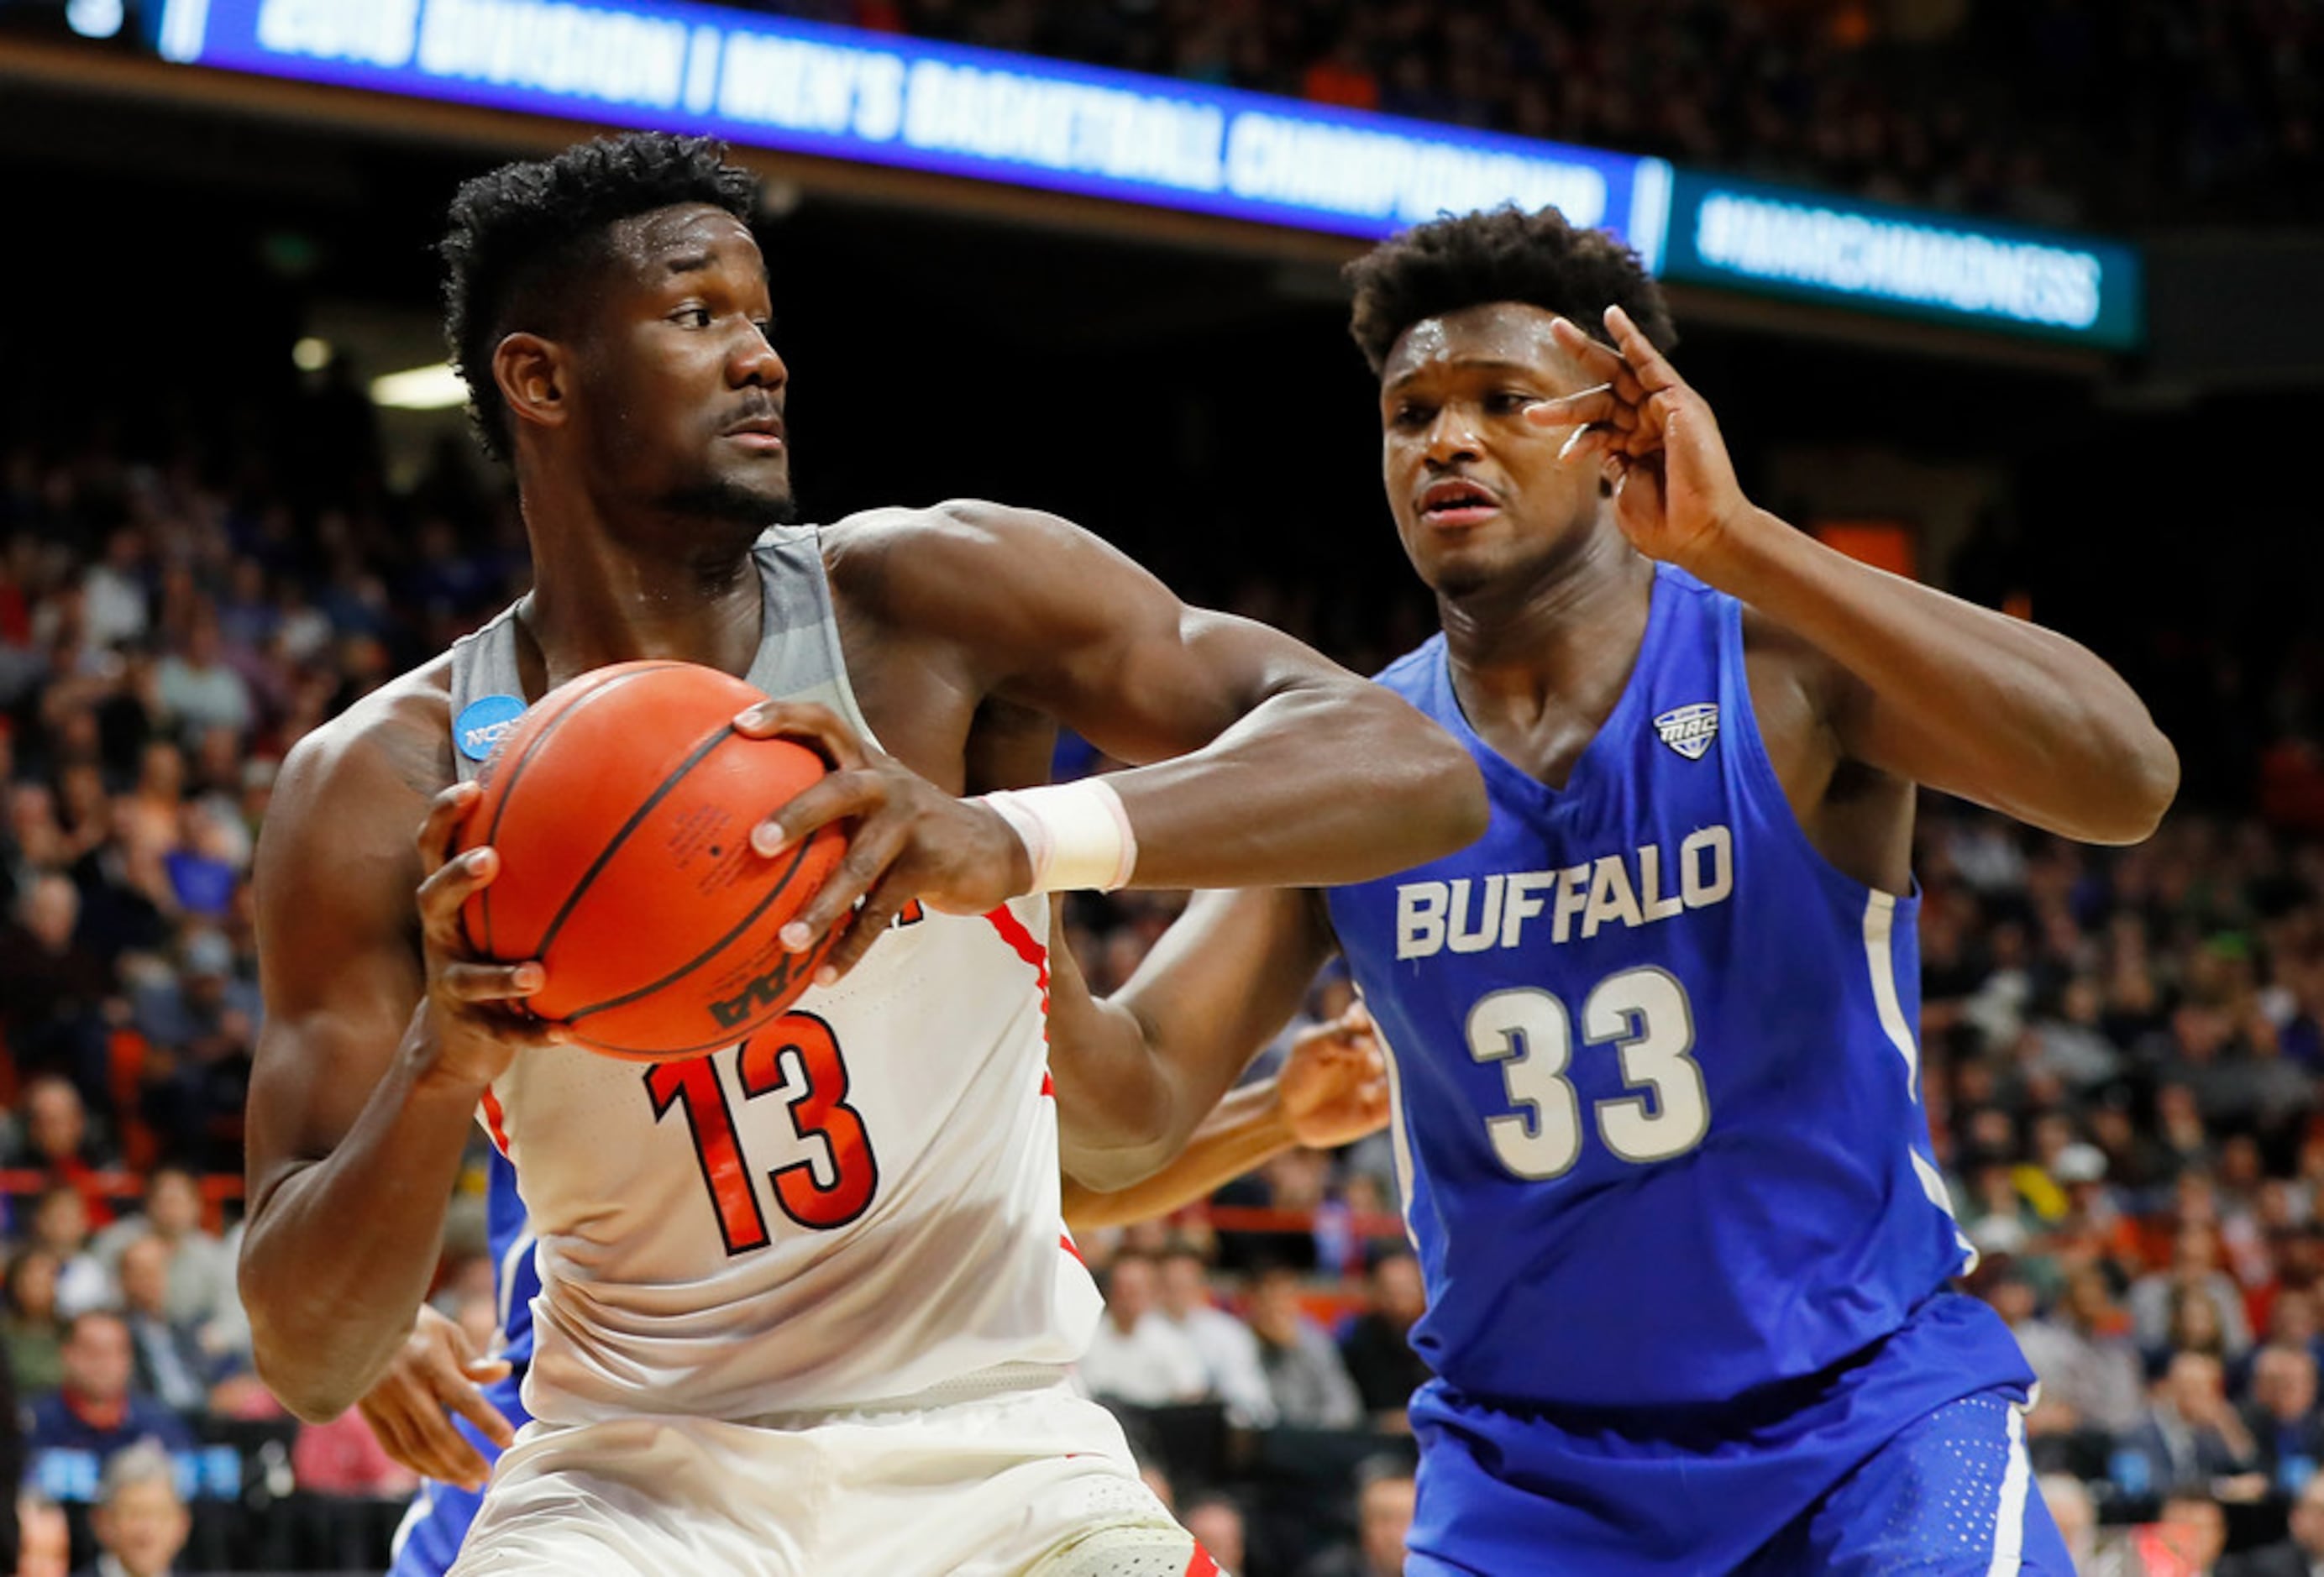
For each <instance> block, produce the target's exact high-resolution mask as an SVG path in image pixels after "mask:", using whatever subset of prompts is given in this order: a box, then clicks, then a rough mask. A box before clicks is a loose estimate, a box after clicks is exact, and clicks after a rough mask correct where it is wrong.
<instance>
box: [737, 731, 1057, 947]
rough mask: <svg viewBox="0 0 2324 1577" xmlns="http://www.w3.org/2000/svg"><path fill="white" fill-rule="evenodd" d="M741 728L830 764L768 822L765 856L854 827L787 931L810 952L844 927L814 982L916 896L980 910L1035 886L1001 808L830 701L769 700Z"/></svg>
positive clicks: (945, 906) (880, 931) (760, 836)
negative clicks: (846, 824) (920, 767)
mask: <svg viewBox="0 0 2324 1577" xmlns="http://www.w3.org/2000/svg"><path fill="white" fill-rule="evenodd" d="M734 727H735V729H736V730H737V731H738V732H740V733H744V734H748V735H750V736H751V737H752V738H756V739H765V738H770V737H778V736H779V737H781V738H785V739H792V740H797V741H798V742H801V743H803V744H807V745H809V746H811V747H813V748H814V749H816V751H819V752H821V753H822V754H823V756H824V759H825V760H826V761H829V762H830V763H831V766H832V770H831V771H830V773H829V774H828V775H826V776H825V778H824V779H822V780H821V781H820V782H817V783H816V784H814V785H813V786H812V787H810V788H807V789H805V790H803V791H802V792H801V793H800V794H799V795H798V798H795V799H793V800H791V801H790V802H789V803H788V804H787V805H782V806H779V807H776V808H775V812H774V814H773V815H771V816H770V817H769V818H768V819H767V820H766V821H763V822H761V823H760V824H759V826H758V827H757V829H756V830H755V831H753V832H752V835H751V844H752V847H753V848H755V849H756V850H758V852H759V853H761V854H762V855H766V856H769V857H771V856H773V855H775V854H777V853H780V852H781V851H782V850H783V849H785V848H788V846H789V845H790V844H794V843H796V842H798V840H799V839H801V838H804V837H806V836H807V835H809V834H811V833H813V832H814V831H815V830H816V828H817V827H820V826H824V825H827V824H829V823H831V822H835V821H852V822H853V824H854V825H853V829H852V830H851V831H850V833H849V835H848V840H847V853H846V855H845V857H844V858H843V859H842V860H841V861H840V862H839V863H838V865H837V866H835V868H834V869H833V871H832V872H831V874H830V875H829V876H827V877H825V879H824V883H823V886H822V888H821V889H820V890H818V891H817V892H816V895H815V897H814V899H812V900H810V901H809V902H808V904H807V907H806V908H803V909H801V910H800V911H799V913H798V918H795V919H793V920H792V921H791V923H790V924H788V925H787V926H785V927H783V929H782V944H783V945H784V946H785V947H788V948H789V949H790V950H791V951H792V952H794V953H804V952H807V950H808V949H809V948H811V947H813V946H814V945H816V941H817V939H818V938H820V937H821V936H823V935H824V934H825V932H826V931H829V930H831V929H832V928H833V927H844V928H843V930H842V932H841V935H840V939H839V943H838V945H836V946H835V947H834V948H833V949H832V952H831V955H830V956H829V957H828V958H826V959H825V961H824V964H823V966H822V967H821V968H820V969H818V970H817V971H816V984H818V985H828V984H830V983H831V982H833V981H835V980H838V979H840V978H842V977H843V976H844V975H845V974H846V973H847V972H848V971H849V970H851V969H853V968H854V967H855V965H856V964H858V963H859V962H861V961H862V957H863V954H865V952H866V951H868V950H869V949H870V947H871V945H872V944H873V943H874V942H876V941H878V940H879V939H880V937H881V936H882V935H884V934H885V933H886V932H887V930H888V927H890V926H891V925H893V924H894V923H895V919H896V917H897V916H898V915H899V914H900V913H902V912H903V909H904V907H905V906H906V905H907V904H908V903H910V902H911V901H912V900H913V899H919V900H920V901H921V902H922V903H925V904H927V906H928V907H930V908H936V909H942V910H944V911H945V913H947V914H958V915H981V914H982V913H984V912H985V911H986V910H987V909H990V908H993V907H994V906H995V905H997V904H999V903H1000V902H1001V900H1003V899H1009V898H1013V897H1015V896H1016V895H1017V894H1019V893H1020V892H1023V891H1025V890H1027V889H1028V887H1029V886H1030V885H1031V883H1032V880H1033V874H1032V862H1031V861H1030V860H1029V859H1028V857H1027V855H1026V853H1025V845H1024V844H1022V843H1021V842H1020V841H1019V839H1018V836H1017V834H1016V832H1015V831H1014V830H1013V829H1011V828H1010V825H1009V824H1008V823H1007V822H1005V821H1003V820H1001V816H1000V814H999V813H998V812H996V811H994V810H991V809H990V808H989V807H985V806H982V805H979V804H976V803H974V802H973V801H972V800H967V799H961V798H955V797H954V796H953V795H950V794H947V793H945V791H944V790H943V789H941V788H937V787H936V785H935V784H933V783H931V782H929V781H928V780H927V779H925V778H923V777H921V776H920V775H919V774H918V773H917V772H915V771H913V770H911V769H910V768H909V767H907V766H905V765H904V764H903V763H902V762H901V761H898V760H896V758H895V757H893V756H891V755H890V754H888V753H887V752H885V751H882V750H881V749H880V748H879V747H878V746H877V745H874V744H872V743H871V742H869V741H867V740H865V739H863V738H862V736H860V735H859V734H857V733H856V732H855V731H854V730H853V728H850V727H849V726H848V725H847V724H846V723H845V722H844V721H843V720H842V719H841V718H840V716H839V715H838V714H836V713H835V712H833V711H832V710H831V709H830V708H829V707H827V706H817V705H813V704H812V703H807V702H794V701H768V702H765V703H762V704H761V705H757V706H753V707H752V708H750V709H749V710H748V711H746V712H744V713H743V714H742V715H741V716H739V717H737V718H736V719H735V720H734ZM859 899H860V900H861V903H862V907H861V908H858V907H857V903H858V900H859Z"/></svg>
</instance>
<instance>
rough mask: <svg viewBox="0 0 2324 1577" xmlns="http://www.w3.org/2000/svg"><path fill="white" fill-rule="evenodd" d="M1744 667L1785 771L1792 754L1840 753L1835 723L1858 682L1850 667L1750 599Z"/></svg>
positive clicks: (1764, 734)
mask: <svg viewBox="0 0 2324 1577" xmlns="http://www.w3.org/2000/svg"><path fill="white" fill-rule="evenodd" d="M1743 666H1744V669H1745V672H1746V673H1747V674H1748V677H1749V680H1750V685H1751V709H1752V710H1753V711H1754V712H1756V713H1757V715H1758V719H1759V733H1760V735H1761V738H1762V739H1763V740H1764V741H1765V742H1766V747H1767V751H1768V753H1769V754H1770V755H1771V756H1773V757H1775V760H1776V762H1777V765H1778V768H1779V769H1780V768H1781V766H1782V765H1783V763H1784V757H1785V756H1786V755H1791V754H1796V753H1798V752H1801V751H1803V750H1806V749H1817V750H1818V753H1822V752H1823V751H1825V750H1829V751H1832V752H1836V751H1837V747H1838V742H1839V736H1838V733H1837V731H1836V729H1835V727H1834V724H1835V721H1836V719H1837V717H1838V715H1839V708H1840V706H1841V705H1844V704H1845V700H1846V692H1847V687H1848V686H1849V684H1850V683H1851V682H1852V678H1851V676H1850V675H1849V672H1848V670H1846V669H1843V668H1841V667H1840V664H1838V663H1837V662H1834V661H1833V660H1832V659H1831V658H1830V657H1827V656H1826V655H1825V654H1824V653H1823V651H1822V650H1820V649H1819V648H1818V647H1817V646H1816V645H1815V643H1814V642H1812V641H1809V640H1808V639H1807V637H1805V636H1803V635H1802V634H1801V633H1800V632H1798V631H1796V630H1794V629H1793V628H1791V626H1789V625H1787V624H1784V623H1780V622H1777V621H1775V619H1772V618H1769V617H1768V616H1767V615H1766V614H1765V613H1761V612H1760V611H1759V610H1758V609H1757V608H1755V607H1753V606H1752V605H1751V604H1748V603H1746V604H1743Z"/></svg>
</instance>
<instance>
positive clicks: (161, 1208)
mask: <svg viewBox="0 0 2324 1577" xmlns="http://www.w3.org/2000/svg"><path fill="white" fill-rule="evenodd" d="M143 1237H153V1238H159V1239H160V1240H161V1241H162V1242H163V1243H165V1244H167V1245H168V1246H169V1250H170V1290H169V1296H168V1300H167V1303H166V1305H164V1306H165V1307H166V1309H167V1311H168V1314H169V1316H170V1318H171V1319H172V1320H184V1321H189V1322H190V1323H193V1324H194V1325H195V1326H197V1327H198V1329H200V1331H201V1332H202V1337H203V1342H204V1344H205V1345H206V1346H208V1348H209V1349H210V1350H211V1351H213V1352H220V1351H235V1345H234V1342H233V1340H232V1339H233V1338H234V1337H235V1335H236V1334H237V1333H245V1334H244V1339H243V1342H242V1345H241V1347H240V1349H239V1350H240V1351H243V1352H244V1354H245V1355H246V1354H247V1352H248V1351H249V1345H248V1342H247V1339H246V1333H247V1331H248V1329H249V1326H248V1323H247V1322H245V1321H244V1320H243V1319H241V1318H240V1315H239V1312H238V1308H239V1305H240V1303H241V1297H240V1295H239V1294H237V1293H236V1292H235V1286H234V1256H233V1255H231V1254H229V1253H227V1252H226V1245H225V1244H224V1243H223V1242H221V1241H219V1240H218V1236H217V1233H216V1232H213V1231H208V1229H206V1228H205V1227H204V1226H203V1225H202V1192H201V1185H200V1184H198V1182H196V1181H195V1180H194V1175H193V1174H192V1173H191V1172H189V1171H187V1170H186V1169H185V1168H184V1167H160V1168H158V1169H156V1170H155V1172H154V1173H153V1175H152V1176H151V1177H150V1178H148V1179H147V1180H146V1183H145V1209H144V1213H143V1214H142V1215H134V1216H129V1217H126V1218H124V1219H123V1220H121V1221H117V1222H114V1223H113V1224H112V1225H111V1226H109V1227H107V1228H106V1229H105V1230H104V1231H101V1232H99V1233H97V1239H96V1240H95V1241H94V1242H93V1243H91V1244H90V1245H89V1251H90V1252H91V1253H93V1254H95V1255H96V1256H97V1259H98V1261H99V1262H100V1263H102V1264H104V1265H105V1266H106V1268H110V1269H114V1270H116V1271H117V1270H118V1268H119V1267H120V1264H121V1251H122V1250H124V1248H126V1247H128V1245H130V1244H131V1243H133V1242H135V1241H136V1240H138V1239H140V1238H143Z"/></svg>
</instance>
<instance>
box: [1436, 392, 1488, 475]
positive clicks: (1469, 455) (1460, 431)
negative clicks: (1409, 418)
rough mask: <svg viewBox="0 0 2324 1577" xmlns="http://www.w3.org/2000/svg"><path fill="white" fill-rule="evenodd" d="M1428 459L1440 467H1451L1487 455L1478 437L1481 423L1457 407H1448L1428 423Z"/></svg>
mask: <svg viewBox="0 0 2324 1577" xmlns="http://www.w3.org/2000/svg"><path fill="white" fill-rule="evenodd" d="M1427 438H1428V458H1429V459H1430V460H1431V461H1432V462H1434V464H1436V465H1439V466H1443V465H1449V464H1450V463H1452V461H1454V460H1459V459H1470V460H1473V459H1476V458H1477V457H1479V456H1480V455H1481V454H1483V453H1484V444H1483V441H1482V440H1481V439H1480V438H1478V437H1477V424H1476V423H1474V422H1472V421H1471V420H1469V413H1468V412H1467V411H1465V410H1462V409H1461V407H1460V406H1458V405H1457V404H1447V405H1445V406H1444V407H1443V409H1442V410H1438V411H1437V413H1436V419H1435V420H1434V421H1432V422H1430V423H1429V424H1428V434H1427Z"/></svg>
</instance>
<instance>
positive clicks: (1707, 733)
mask: <svg viewBox="0 0 2324 1577" xmlns="http://www.w3.org/2000/svg"><path fill="white" fill-rule="evenodd" d="M1655 733H1658V734H1660V735H1662V740H1663V742H1664V743H1665V744H1666V745H1668V746H1670V747H1671V749H1673V750H1674V751H1676V752H1678V753H1679V754H1681V755H1683V756H1684V757H1685V758H1686V759H1687V760H1688V761H1701V760H1702V752H1705V751H1707V750H1709V749H1710V748H1711V741H1712V740H1715V739H1717V738H1718V737H1719V703H1717V702H1716V701H1697V702H1696V703H1695V704H1694V705H1692V706H1680V707H1677V708H1675V709H1674V710H1672V711H1669V712H1665V713H1664V714H1663V715H1661V716H1660V717H1657V718H1655Z"/></svg>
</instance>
